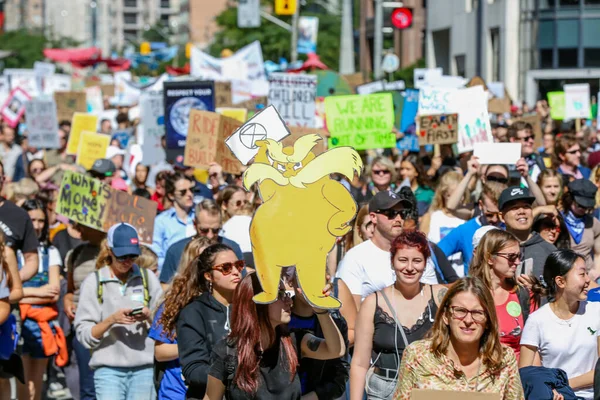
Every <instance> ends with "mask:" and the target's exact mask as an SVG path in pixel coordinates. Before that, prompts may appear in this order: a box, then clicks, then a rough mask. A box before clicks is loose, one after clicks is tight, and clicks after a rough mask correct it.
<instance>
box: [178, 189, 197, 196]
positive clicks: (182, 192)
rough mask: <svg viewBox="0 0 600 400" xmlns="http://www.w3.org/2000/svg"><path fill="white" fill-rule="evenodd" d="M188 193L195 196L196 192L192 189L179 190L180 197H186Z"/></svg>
mask: <svg viewBox="0 0 600 400" xmlns="http://www.w3.org/2000/svg"><path fill="white" fill-rule="evenodd" d="M187 192H190V193H191V194H194V192H193V191H192V188H187V189H181V190H177V193H179V195H180V196H185V195H186V193H187Z"/></svg>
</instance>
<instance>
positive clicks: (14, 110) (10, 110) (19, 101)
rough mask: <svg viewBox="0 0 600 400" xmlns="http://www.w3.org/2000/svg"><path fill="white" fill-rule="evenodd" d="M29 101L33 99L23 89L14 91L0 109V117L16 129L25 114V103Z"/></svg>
mask: <svg viewBox="0 0 600 400" xmlns="http://www.w3.org/2000/svg"><path fill="white" fill-rule="evenodd" d="M29 100H31V97H29V95H28V94H27V93H26V92H25V91H24V90H23V89H21V88H19V87H17V88H15V89H13V90H12V91H11V92H10V94H9V95H8V99H6V102H5V103H4V104H3V105H2V108H1V109H0V116H1V117H2V119H4V120H5V121H6V123H7V124H8V125H9V126H10V127H12V128H14V127H16V126H17V125H18V124H19V120H20V119H21V117H22V116H23V114H24V113H25V103H26V102H28V101H29Z"/></svg>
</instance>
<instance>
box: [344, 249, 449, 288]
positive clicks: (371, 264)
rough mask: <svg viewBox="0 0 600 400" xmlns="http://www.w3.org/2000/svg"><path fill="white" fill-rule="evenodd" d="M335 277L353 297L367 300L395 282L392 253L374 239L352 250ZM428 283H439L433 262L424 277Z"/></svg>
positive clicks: (422, 279)
mask: <svg viewBox="0 0 600 400" xmlns="http://www.w3.org/2000/svg"><path fill="white" fill-rule="evenodd" d="M336 277H338V278H340V279H341V280H343V281H344V283H345V284H346V285H347V286H348V289H350V293H352V294H353V295H361V296H362V298H363V299H364V298H365V297H367V296H368V295H370V294H371V293H375V292H376V291H378V290H382V289H384V288H386V287H388V286H391V285H393V284H394V282H395V281H396V274H395V272H394V270H393V269H392V260H391V256H390V252H389V251H385V250H381V249H380V248H379V247H377V246H375V243H373V242H372V241H371V240H366V241H364V242H362V243H361V244H359V245H358V246H354V247H353V248H351V249H350V250H349V251H348V253H346V255H345V256H344V258H343V259H342V261H341V262H340V265H339V268H338V271H337V274H336ZM421 282H423V283H426V284H430V285H433V284H436V283H438V281H437V278H436V276H435V267H434V266H433V262H432V261H431V259H429V260H427V266H426V267H425V271H424V272H423V276H422V277H421Z"/></svg>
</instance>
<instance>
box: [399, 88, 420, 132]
mask: <svg viewBox="0 0 600 400" xmlns="http://www.w3.org/2000/svg"><path fill="white" fill-rule="evenodd" d="M403 96H404V104H403V105H402V118H401V121H400V129H399V130H400V132H406V130H407V129H408V127H409V126H411V125H412V124H414V123H415V118H416V117H417V111H418V108H419V91H418V90H416V89H406V90H405V91H404V95H403Z"/></svg>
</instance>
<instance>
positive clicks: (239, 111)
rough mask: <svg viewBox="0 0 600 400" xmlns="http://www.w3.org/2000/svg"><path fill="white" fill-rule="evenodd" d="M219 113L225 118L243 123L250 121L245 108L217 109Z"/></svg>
mask: <svg viewBox="0 0 600 400" xmlns="http://www.w3.org/2000/svg"><path fill="white" fill-rule="evenodd" d="M217 113H218V114H221V115H223V116H225V117H229V118H233V119H235V120H236V121H240V122H241V123H244V122H246V120H247V119H248V110H246V109H245V108H233V107H217Z"/></svg>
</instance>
